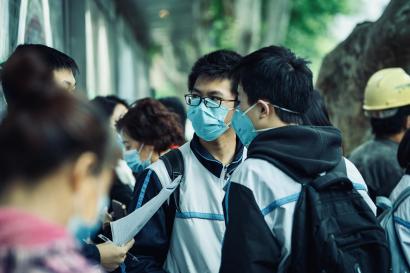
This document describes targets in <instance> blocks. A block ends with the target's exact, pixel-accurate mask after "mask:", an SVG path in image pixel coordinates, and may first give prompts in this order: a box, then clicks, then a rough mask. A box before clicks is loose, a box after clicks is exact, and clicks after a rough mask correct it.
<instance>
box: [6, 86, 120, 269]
mask: <svg viewBox="0 0 410 273" xmlns="http://www.w3.org/2000/svg"><path fill="white" fill-rule="evenodd" d="M16 91H17V90H16ZM17 95H18V94H16V96H17ZM115 147H116V146H115V144H114V140H113V137H112V134H111V133H110V131H109V128H108V126H107V125H106V124H104V121H103V120H101V118H100V116H99V115H98V113H97V111H96V110H95V109H94V108H93V107H92V106H91V105H90V104H89V103H88V102H85V101H83V100H81V99H78V98H76V97H74V96H73V95H72V94H69V93H67V92H65V91H63V90H60V89H59V88H57V87H55V86H52V85H47V86H45V85H41V86H38V85H37V86H35V85H33V86H32V87H30V90H24V96H23V95H21V97H18V99H17V100H16V104H15V105H14V107H13V108H10V109H9V111H8V113H7V115H6V117H5V118H4V120H3V121H2V123H1V124H0V166H1V168H0V205H1V207H0V272H7V273H13V272H64V273H69V272H73V273H74V272H76V273H78V272H100V271H99V268H97V267H91V266H90V265H88V264H87V262H86V260H85V259H84V258H83V257H82V256H81V255H80V254H79V252H78V250H77V245H76V244H75V240H74V239H73V238H72V237H71V235H70V232H71V234H74V235H78V236H82V234H84V233H87V232H90V231H91V230H92V227H93V226H94V224H95V223H96V221H97V220H98V218H99V216H100V214H101V212H102V210H103V209H104V208H105V207H106V204H105V203H106V199H107V197H106V196H107V193H108V191H109V188H110V186H111V179H112V173H113V167H114V166H115V164H116V162H117V159H118V152H117V150H116V148H115ZM67 228H68V230H69V231H70V232H68V230H67Z"/></svg>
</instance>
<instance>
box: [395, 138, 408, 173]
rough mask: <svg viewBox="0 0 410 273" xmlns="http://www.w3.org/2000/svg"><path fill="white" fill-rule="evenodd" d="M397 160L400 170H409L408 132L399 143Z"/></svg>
mask: <svg viewBox="0 0 410 273" xmlns="http://www.w3.org/2000/svg"><path fill="white" fill-rule="evenodd" d="M397 159H398V161H399V164H400V166H401V167H402V168H404V169H406V170H407V172H408V171H409V170H410V130H407V131H406V133H405V134H404V137H403V139H402V140H401V142H400V145H399V149H398V151H397Z"/></svg>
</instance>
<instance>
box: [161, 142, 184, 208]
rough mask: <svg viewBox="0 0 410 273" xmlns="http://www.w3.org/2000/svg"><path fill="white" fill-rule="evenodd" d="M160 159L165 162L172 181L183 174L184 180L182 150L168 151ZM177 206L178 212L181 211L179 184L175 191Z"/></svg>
mask: <svg viewBox="0 0 410 273" xmlns="http://www.w3.org/2000/svg"><path fill="white" fill-rule="evenodd" d="M160 159H161V160H162V161H163V162H164V165H165V168H166V169H167V172H168V175H169V177H170V178H171V181H174V179H175V178H177V177H178V176H180V175H182V180H181V182H182V181H183V179H184V173H185V168H184V157H183V156H182V152H181V150H179V149H174V150H171V151H169V152H168V153H166V154H164V155H162V156H161V157H160ZM173 197H174V202H175V208H176V210H177V211H178V212H180V211H181V210H180V208H179V199H180V194H179V185H178V187H177V188H176V189H175V191H174V193H173Z"/></svg>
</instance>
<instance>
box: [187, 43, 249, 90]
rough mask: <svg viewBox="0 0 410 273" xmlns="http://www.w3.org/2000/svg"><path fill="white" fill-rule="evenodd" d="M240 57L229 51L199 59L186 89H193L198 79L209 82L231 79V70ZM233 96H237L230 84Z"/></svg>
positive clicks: (210, 54)
mask: <svg viewBox="0 0 410 273" xmlns="http://www.w3.org/2000/svg"><path fill="white" fill-rule="evenodd" d="M241 58H242V57H241V55H239V54H238V53H236V52H234V51H231V50H217V51H214V52H211V53H209V54H206V55H205V56H202V57H201V58H199V59H198V60H197V61H196V62H195V64H194V66H193V67H192V69H191V73H190V74H189V76H188V89H189V90H192V89H193V88H194V85H195V82H196V80H197V79H198V78H199V77H202V78H205V79H209V80H222V79H229V80H231V79H232V70H233V69H234V68H235V66H236V65H237V64H238V63H239V61H240V60H241ZM231 91H232V93H233V94H235V95H236V94H237V89H236V86H235V85H234V84H232V89H231Z"/></svg>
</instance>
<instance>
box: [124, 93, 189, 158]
mask: <svg viewBox="0 0 410 273" xmlns="http://www.w3.org/2000/svg"><path fill="white" fill-rule="evenodd" d="M116 126H117V130H118V131H119V132H121V131H124V132H125V133H126V134H127V135H128V136H129V137H131V138H132V139H134V140H136V141H139V142H142V143H144V144H148V145H153V146H154V149H155V151H156V152H163V151H166V150H168V149H169V148H170V147H171V146H172V145H182V144H183V143H184V142H185V138H184V133H183V130H182V127H181V124H180V122H179V121H178V115H177V114H175V113H173V112H170V111H169V110H168V109H167V108H166V107H165V106H164V105H163V104H162V103H160V102H159V101H157V100H155V99H152V98H145V99H141V100H138V101H136V102H135V104H133V105H132V106H131V108H130V109H129V110H128V112H127V113H126V114H125V115H124V116H123V117H122V118H121V119H120V120H119V121H118V122H117V125H116Z"/></svg>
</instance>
